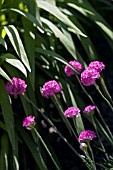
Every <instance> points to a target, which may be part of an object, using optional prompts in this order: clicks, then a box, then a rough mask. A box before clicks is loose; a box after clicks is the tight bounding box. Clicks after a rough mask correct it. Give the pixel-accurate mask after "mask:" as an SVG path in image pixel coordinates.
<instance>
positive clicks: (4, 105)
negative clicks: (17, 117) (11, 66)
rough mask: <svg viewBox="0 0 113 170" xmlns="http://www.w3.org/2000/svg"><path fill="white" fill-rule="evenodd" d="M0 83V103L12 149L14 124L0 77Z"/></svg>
mask: <svg viewBox="0 0 113 170" xmlns="http://www.w3.org/2000/svg"><path fill="white" fill-rule="evenodd" d="M0 84H1V88H0V104H1V109H2V114H3V118H4V121H5V126H6V130H7V132H8V135H9V139H10V141H11V144H12V147H13V149H15V126H14V116H13V111H12V107H11V104H10V100H9V97H8V94H7V92H6V88H5V84H4V82H3V80H1V79H0Z"/></svg>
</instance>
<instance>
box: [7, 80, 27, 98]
mask: <svg viewBox="0 0 113 170" xmlns="http://www.w3.org/2000/svg"><path fill="white" fill-rule="evenodd" d="M26 87H27V85H26V84H25V81H24V80H22V79H20V78H15V77H13V78H12V83H10V82H7V83H6V90H7V92H8V93H9V94H11V95H15V96H16V95H18V94H22V93H24V92H25V91H26Z"/></svg>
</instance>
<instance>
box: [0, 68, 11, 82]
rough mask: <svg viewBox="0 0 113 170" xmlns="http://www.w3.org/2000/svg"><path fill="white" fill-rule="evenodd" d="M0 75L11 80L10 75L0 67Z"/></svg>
mask: <svg viewBox="0 0 113 170" xmlns="http://www.w3.org/2000/svg"><path fill="white" fill-rule="evenodd" d="M0 75H1V76H3V77H4V78H5V79H7V80H8V81H10V82H11V79H10V77H9V76H8V75H7V74H6V73H5V71H4V70H3V69H2V68H1V67H0Z"/></svg>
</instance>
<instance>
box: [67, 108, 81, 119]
mask: <svg viewBox="0 0 113 170" xmlns="http://www.w3.org/2000/svg"><path fill="white" fill-rule="evenodd" d="M64 115H65V116H66V117H74V116H76V117H78V116H80V110H79V109H78V108H76V107H69V108H68V109H67V110H66V111H65V112H64Z"/></svg>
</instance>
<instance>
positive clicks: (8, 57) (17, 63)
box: [0, 53, 27, 77]
mask: <svg viewBox="0 0 113 170" xmlns="http://www.w3.org/2000/svg"><path fill="white" fill-rule="evenodd" d="M0 58H2V59H4V60H5V61H6V62H7V63H9V64H11V65H12V66H14V67H16V68H17V69H19V70H20V71H21V72H22V73H23V74H24V75H25V76H26V77H27V71H26V69H25V67H24V65H23V64H22V63H21V62H20V60H18V59H16V57H15V56H14V55H12V54H9V53H7V54H4V55H2V56H0Z"/></svg>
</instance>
